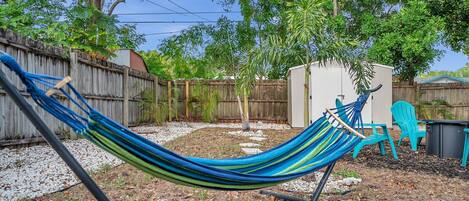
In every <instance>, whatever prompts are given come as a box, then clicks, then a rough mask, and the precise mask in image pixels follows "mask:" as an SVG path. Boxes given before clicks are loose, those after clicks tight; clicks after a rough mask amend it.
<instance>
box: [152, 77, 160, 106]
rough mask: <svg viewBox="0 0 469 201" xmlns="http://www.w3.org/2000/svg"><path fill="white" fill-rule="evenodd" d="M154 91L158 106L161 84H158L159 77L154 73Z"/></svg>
mask: <svg viewBox="0 0 469 201" xmlns="http://www.w3.org/2000/svg"><path fill="white" fill-rule="evenodd" d="M153 93H155V94H154V96H155V97H154V98H155V104H156V105H155V107H158V99H159V96H160V85H159V84H158V77H156V76H154V75H153Z"/></svg>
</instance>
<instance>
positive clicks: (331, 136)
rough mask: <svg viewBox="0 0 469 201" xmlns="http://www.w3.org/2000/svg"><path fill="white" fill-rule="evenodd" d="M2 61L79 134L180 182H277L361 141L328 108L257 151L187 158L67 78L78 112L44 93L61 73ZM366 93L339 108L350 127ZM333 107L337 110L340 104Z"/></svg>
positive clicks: (237, 185)
mask: <svg viewBox="0 0 469 201" xmlns="http://www.w3.org/2000/svg"><path fill="white" fill-rule="evenodd" d="M0 61H2V62H3V63H4V64H5V65H6V66H7V67H8V68H9V69H10V70H12V71H14V72H15V73H16V74H17V75H18V77H19V78H20V79H21V81H22V82H23V83H24V85H25V86H26V90H27V92H28V93H29V94H31V97H32V98H33V100H34V101H35V102H36V103H37V104H38V105H39V106H41V107H42V108H43V109H44V110H46V111H47V112H49V113H50V114H52V115H53V116H55V117H56V118H57V119H59V120H60V121H62V122H64V123H66V124H67V125H69V126H70V127H71V128H73V129H74V131H75V132H76V133H77V134H79V135H80V136H82V137H84V138H86V139H87V140H89V141H90V142H92V143H94V144H96V145H97V146H99V147H100V148H102V149H104V150H106V151H108V152H110V153H112V154H113V155H115V156H117V157H119V158H120V159H122V160H123V161H126V162H127V163H129V164H131V165H133V166H135V167H137V168H139V169H140V170H142V171H145V172H147V173H149V174H151V175H153V176H156V177H159V178H162V179H165V180H168V181H170V182H173V183H177V184H182V185H187V186H194V187H204V188H210V189H220V190H253V189H259V188H264V187H268V186H273V185H276V184H279V183H283V182H287V181H290V180H293V179H295V178H298V177H301V176H304V175H306V174H309V173H311V172H314V171H316V170H318V169H320V168H323V167H325V166H327V165H329V164H332V163H334V162H335V161H336V160H338V159H340V158H341V157H342V156H343V155H344V154H346V153H348V152H349V151H350V150H351V149H353V147H354V146H355V145H356V144H357V143H359V142H360V138H359V137H357V136H354V135H352V134H351V133H350V132H349V131H348V130H346V129H344V128H342V127H341V126H340V125H339V124H338V122H337V121H336V119H335V118H333V117H332V116H331V115H330V114H327V113H324V114H323V116H322V117H320V118H319V119H317V120H316V121H314V122H313V123H312V124H311V125H310V126H309V127H308V128H306V129H305V130H303V131H302V132H301V133H300V134H298V135H297V136H296V137H294V138H292V139H291V140H289V141H287V142H285V143H283V144H281V145H279V146H277V147H275V148H273V149H271V150H268V151H265V152H262V153H260V154H257V155H252V156H247V157H241V158H231V159H205V158H195V157H184V156H180V155H178V154H176V153H173V152H171V151H170V150H168V149H165V148H164V147H162V146H160V145H158V144H156V143H153V142H151V141H149V140H147V139H145V138H143V137H142V136H140V135H138V134H136V133H134V132H132V131H130V130H129V129H128V128H126V127H124V126H122V125H121V124H119V123H117V122H115V121H113V120H111V119H109V118H107V117H106V116H104V115H103V114H101V113H100V112H98V111H97V110H95V109H93V108H92V107H91V106H90V105H89V104H88V103H87V102H86V100H85V98H83V97H82V96H81V95H80V94H79V93H78V91H77V90H76V89H75V88H74V87H73V86H72V85H70V84H68V83H67V88H68V89H63V88H60V89H58V90H60V92H61V93H62V94H63V95H64V96H65V97H66V98H67V99H68V100H69V101H70V103H73V104H74V105H76V107H77V108H78V109H79V110H80V112H74V111H73V110H71V109H70V108H69V107H67V106H66V105H64V104H63V103H62V102H61V101H59V100H58V99H56V97H54V96H51V97H49V96H46V93H45V90H47V89H50V88H53V87H54V86H55V84H56V83H57V82H59V81H60V80H62V78H61V77H54V76H49V75H39V74H32V73H28V72H26V71H24V70H23V69H22V68H21V66H20V65H19V64H18V63H17V62H16V61H15V60H14V58H12V57H11V56H9V55H7V54H2V53H0ZM69 92H70V93H69ZM368 96H369V93H365V94H363V95H361V96H360V97H359V98H358V99H357V101H355V102H353V103H350V104H347V105H344V106H343V108H341V109H342V111H347V115H348V116H349V119H350V121H349V122H348V124H349V125H351V126H352V127H357V126H360V125H361V124H362V123H361V115H360V112H361V110H362V108H363V105H364V104H365V102H366V100H367V99H368ZM332 110H333V111H335V112H336V113H337V109H332Z"/></svg>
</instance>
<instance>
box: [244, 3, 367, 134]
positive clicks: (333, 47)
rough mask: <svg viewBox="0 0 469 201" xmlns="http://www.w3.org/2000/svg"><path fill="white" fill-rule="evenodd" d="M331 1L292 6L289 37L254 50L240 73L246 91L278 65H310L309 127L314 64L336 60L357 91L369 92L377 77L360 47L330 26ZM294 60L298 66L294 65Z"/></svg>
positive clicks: (274, 38)
mask: <svg viewBox="0 0 469 201" xmlns="http://www.w3.org/2000/svg"><path fill="white" fill-rule="evenodd" d="M329 2H330V1H329V0H299V1H294V2H288V7H289V9H288V10H287V11H286V12H285V14H286V20H287V26H288V27H287V33H288V34H287V36H286V38H281V37H279V36H277V35H270V36H268V38H267V40H263V41H262V42H261V44H260V45H259V46H258V47H256V48H254V49H252V51H251V52H250V54H249V55H248V58H247V59H246V62H245V64H244V65H243V66H242V67H241V69H240V73H239V78H238V79H239V81H238V83H239V84H238V88H240V89H241V90H239V91H243V90H246V91H247V93H249V90H250V89H252V88H253V86H254V84H255V82H256V75H258V74H260V73H261V72H266V69H268V68H271V67H272V66H275V65H283V64H288V63H302V64H305V65H306V73H305V88H304V94H305V97H304V104H305V113H304V115H305V125H307V124H309V108H308V107H309V105H308V101H309V90H308V89H309V79H310V76H309V74H310V68H311V64H312V62H313V61H318V62H319V64H320V66H323V65H324V64H325V63H326V62H327V61H332V60H335V61H337V62H338V63H340V64H342V65H344V66H345V67H346V68H347V69H348V72H349V74H350V76H351V77H352V78H353V80H354V82H355V88H356V90H357V91H361V90H364V89H367V88H369V84H370V81H369V80H370V78H371V77H372V76H373V70H372V66H371V65H368V64H367V63H363V62H362V60H361V59H362V57H361V54H358V53H357V43H355V42H354V41H349V40H346V39H341V38H339V37H337V36H336V34H335V33H334V30H333V29H332V27H331V26H330V24H329V22H328V18H327V17H328V13H327V11H326V10H325V4H326V3H329ZM292 60H294V62H292Z"/></svg>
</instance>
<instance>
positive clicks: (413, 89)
mask: <svg viewBox="0 0 469 201" xmlns="http://www.w3.org/2000/svg"><path fill="white" fill-rule="evenodd" d="M418 94H421V95H420V97H419V96H418ZM419 98H420V100H419V101H417V100H418V99H419ZM437 99H441V100H445V101H446V102H448V104H449V105H451V106H450V107H449V108H448V110H449V111H450V112H451V113H452V114H453V115H454V116H455V118H456V119H460V120H469V84H460V83H445V84H415V85H407V84H398V83H394V84H393V102H395V101H398V100H405V101H408V102H410V103H412V104H413V105H416V104H417V102H421V103H422V102H430V101H432V100H437Z"/></svg>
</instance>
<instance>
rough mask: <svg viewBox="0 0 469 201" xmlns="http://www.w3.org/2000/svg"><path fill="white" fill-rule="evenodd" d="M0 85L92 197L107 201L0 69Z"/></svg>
mask: <svg viewBox="0 0 469 201" xmlns="http://www.w3.org/2000/svg"><path fill="white" fill-rule="evenodd" d="M0 85H1V86H2V88H3V89H4V90H5V91H6V92H7V94H8V95H9V96H10V97H11V99H13V101H14V102H15V104H16V105H17V106H18V107H19V108H20V109H21V111H22V112H23V113H24V115H25V116H26V117H28V119H29V121H31V123H32V124H33V125H34V127H36V129H37V130H38V131H39V132H40V133H41V135H42V137H44V139H45V140H46V142H47V143H48V144H49V145H50V146H51V147H52V148H53V149H54V150H55V152H57V154H59V156H60V157H61V158H62V160H63V161H65V163H66V164H67V165H68V167H70V169H72V171H73V173H75V175H76V176H77V177H78V178H79V179H80V180H81V181H82V182H83V184H84V185H85V186H86V188H87V189H88V190H89V191H90V192H91V194H93V196H94V197H95V198H96V199H97V200H99V201H108V200H109V199H108V198H107V197H106V195H105V194H104V193H103V191H102V190H101V189H100V188H99V187H98V185H97V184H96V183H95V182H94V181H93V179H92V178H91V177H90V175H88V173H86V171H85V169H83V167H82V166H81V165H80V163H78V161H77V160H76V159H75V157H73V155H72V154H71V153H70V151H68V149H67V148H66V147H65V146H64V145H63V144H62V142H61V141H60V139H59V138H58V137H57V136H56V135H55V134H54V132H52V130H51V129H50V128H49V127H47V125H46V124H45V123H44V121H43V120H42V119H41V118H40V117H39V115H37V113H36V111H34V109H33V107H31V105H30V104H29V103H28V102H27V101H26V99H25V98H24V97H23V96H22V95H21V94H20V92H19V91H18V89H17V88H16V87H15V86H14V85H13V84H12V83H11V82H10V81H9V80H8V78H7V77H6V75H5V73H4V72H3V70H1V69H0Z"/></svg>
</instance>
